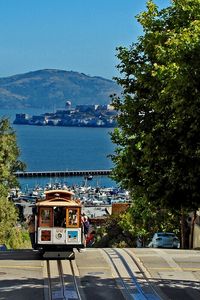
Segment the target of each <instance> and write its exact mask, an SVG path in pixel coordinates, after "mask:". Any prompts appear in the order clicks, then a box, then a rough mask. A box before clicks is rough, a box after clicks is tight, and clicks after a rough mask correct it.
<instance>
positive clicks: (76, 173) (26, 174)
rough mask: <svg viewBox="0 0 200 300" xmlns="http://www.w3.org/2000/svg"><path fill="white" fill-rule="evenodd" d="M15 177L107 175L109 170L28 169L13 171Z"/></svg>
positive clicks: (109, 172)
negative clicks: (25, 170)
mask: <svg viewBox="0 0 200 300" xmlns="http://www.w3.org/2000/svg"><path fill="white" fill-rule="evenodd" d="M14 174H15V175H16V176H17V177H73V176H85V177H87V176H108V175H110V174H111V170H74V171H69V170H66V171H33V172H31V171H29V172H15V173H14Z"/></svg>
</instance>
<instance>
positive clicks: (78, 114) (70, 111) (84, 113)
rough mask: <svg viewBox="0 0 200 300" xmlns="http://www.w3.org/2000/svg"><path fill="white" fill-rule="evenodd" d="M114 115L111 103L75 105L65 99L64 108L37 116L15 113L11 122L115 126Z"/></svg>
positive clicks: (41, 124)
mask: <svg viewBox="0 0 200 300" xmlns="http://www.w3.org/2000/svg"><path fill="white" fill-rule="evenodd" d="M116 115H117V112H116V110H114V108H113V106H112V105H109V104H108V105H106V104H105V105H98V104H96V105H94V104H91V105H86V104H84V105H76V106H75V107H74V108H73V107H72V105H71V101H66V104H65V108H64V109H59V110H56V112H47V113H44V114H41V115H39V116H30V115H28V114H25V113H20V114H16V118H15V120H14V122H13V124H20V125H38V126H76V127H77V126H78V127H116V125H117V123H116Z"/></svg>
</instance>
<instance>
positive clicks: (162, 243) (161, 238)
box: [148, 232, 180, 248]
mask: <svg viewBox="0 0 200 300" xmlns="http://www.w3.org/2000/svg"><path fill="white" fill-rule="evenodd" d="M148 247H152V248H179V247H180V241H179V239H178V237H177V236H176V235H175V234H174V233H172V232H157V233H154V236H153V238H152V240H151V242H150V243H149V245H148Z"/></svg>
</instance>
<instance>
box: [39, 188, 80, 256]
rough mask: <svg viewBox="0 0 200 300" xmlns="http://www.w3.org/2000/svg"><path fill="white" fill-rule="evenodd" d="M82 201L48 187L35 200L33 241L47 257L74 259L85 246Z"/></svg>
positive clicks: (68, 192) (67, 192)
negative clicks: (34, 234) (76, 251)
mask: <svg viewBox="0 0 200 300" xmlns="http://www.w3.org/2000/svg"><path fill="white" fill-rule="evenodd" d="M81 208H82V205H81V202H80V200H79V199H75V197H74V193H73V192H71V191H68V190H49V191H46V192H45V199H42V200H38V201H37V202H36V220H35V221H36V243H35V249H38V250H40V251H41V253H42V254H43V257H44V258H46V259H52V258H56V259H59V258H60V259H61V258H64V259H74V258H75V254H74V250H73V249H74V248H77V249H78V250H79V249H80V248H84V240H83V239H84V234H83V230H82V224H81Z"/></svg>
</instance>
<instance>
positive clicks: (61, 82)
mask: <svg viewBox="0 0 200 300" xmlns="http://www.w3.org/2000/svg"><path fill="white" fill-rule="evenodd" d="M120 91H121V89H120V87H119V86H118V85H117V84H116V83H115V82H114V81H112V80H108V79H105V78H101V77H97V76H95V77H91V76H88V75H85V74H83V73H78V72H73V71H63V70H54V69H45V70H39V71H34V72H29V73H25V74H20V75H14V76H10V77H6V78H0V108H51V109H52V108H54V109H56V108H63V107H64V105H65V102H66V101H67V100H70V101H71V102H72V106H75V105H78V104H108V103H110V97H109V96H110V94H113V93H116V94H120Z"/></svg>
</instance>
